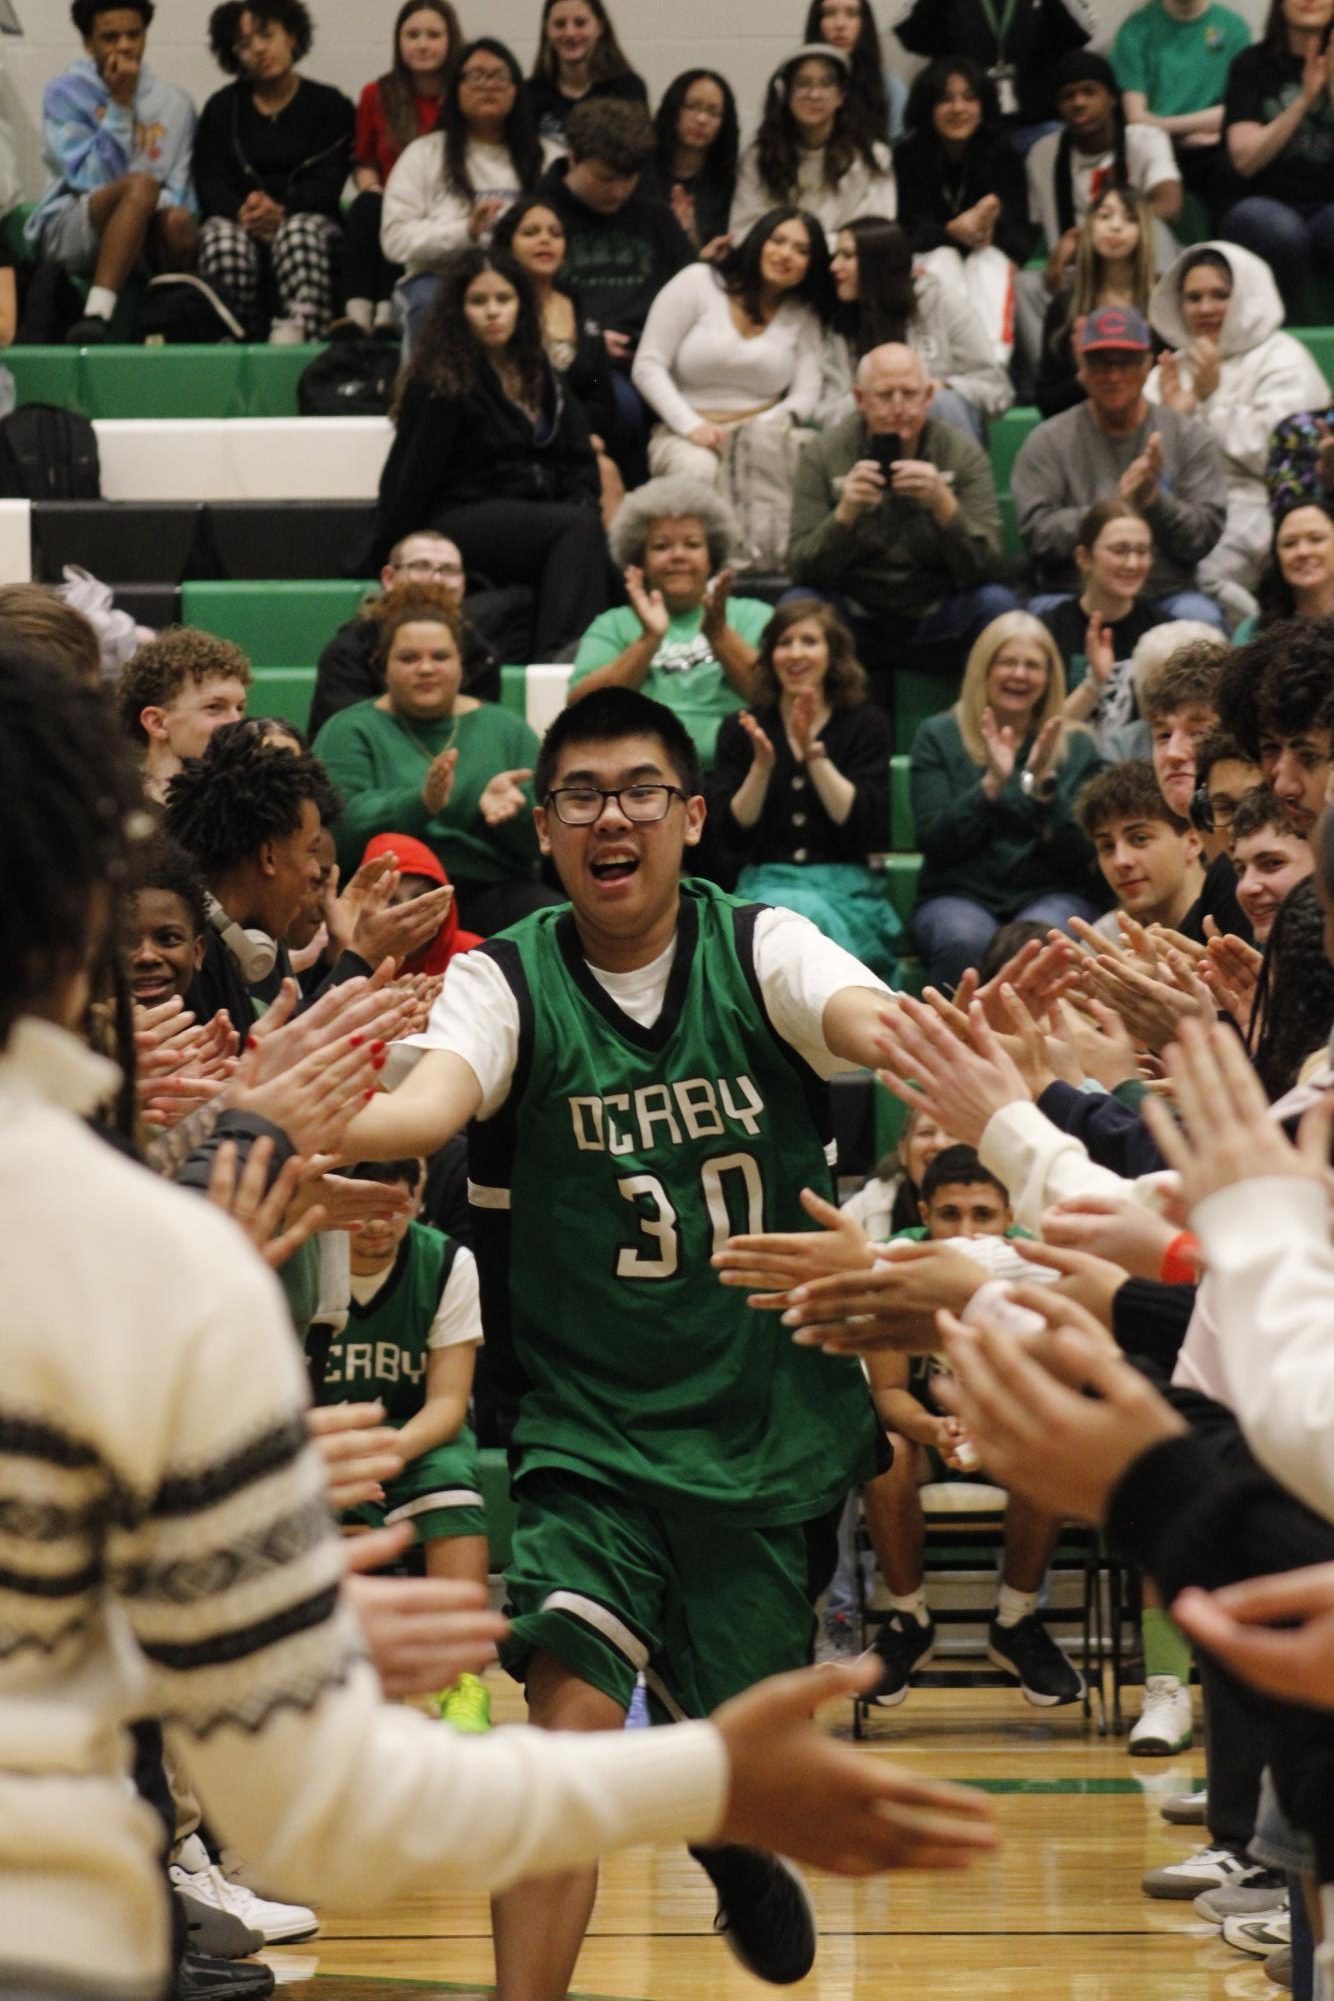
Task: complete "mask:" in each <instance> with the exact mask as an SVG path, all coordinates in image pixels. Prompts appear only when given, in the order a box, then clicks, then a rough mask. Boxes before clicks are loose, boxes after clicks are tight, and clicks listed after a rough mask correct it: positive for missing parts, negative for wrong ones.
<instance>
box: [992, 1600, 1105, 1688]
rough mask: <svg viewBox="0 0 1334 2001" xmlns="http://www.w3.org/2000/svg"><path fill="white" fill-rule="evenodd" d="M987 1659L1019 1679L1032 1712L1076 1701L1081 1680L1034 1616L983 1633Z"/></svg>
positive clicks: (1082, 1679) (1082, 1684) (993, 1622)
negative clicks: (1032, 1707) (985, 1635)
mask: <svg viewBox="0 0 1334 2001" xmlns="http://www.w3.org/2000/svg"><path fill="white" fill-rule="evenodd" d="M987 1659H988V1660H990V1661H994V1662H995V1663H996V1666H997V1667H999V1668H1005V1669H1006V1671H1007V1672H1008V1673H1010V1674H1013V1675H1017V1676H1018V1677H1019V1686H1020V1688H1021V1689H1022V1690H1023V1694H1024V1698H1025V1700H1026V1701H1028V1702H1031V1703H1032V1704H1033V1706H1034V1708H1035V1709H1056V1708H1058V1707H1059V1706H1060V1704H1061V1703H1063V1702H1078V1701H1079V1698H1080V1697H1081V1696H1082V1695H1083V1693H1084V1677H1083V1675H1082V1674H1080V1672H1079V1670H1078V1668H1074V1667H1072V1666H1071V1665H1070V1663H1069V1661H1068V1660H1067V1659H1066V1657H1065V1655H1064V1654H1063V1653H1062V1652H1061V1650H1060V1648H1059V1647H1058V1646H1057V1644H1056V1642H1055V1640H1053V1638H1052V1636H1051V1634H1050V1633H1049V1632H1048V1631H1047V1628H1046V1627H1045V1626H1044V1625H1043V1623H1042V1621H1041V1619H1039V1618H1038V1616H1037V1614H1036V1613H1030V1614H1029V1616H1028V1618H1026V1619H1020V1621H1019V1623H1018V1624H1017V1625H1014V1626H1000V1625H997V1623H996V1621H995V1620H994V1619H993V1620H992V1622H991V1631H990V1632H989V1633H988V1634H987Z"/></svg>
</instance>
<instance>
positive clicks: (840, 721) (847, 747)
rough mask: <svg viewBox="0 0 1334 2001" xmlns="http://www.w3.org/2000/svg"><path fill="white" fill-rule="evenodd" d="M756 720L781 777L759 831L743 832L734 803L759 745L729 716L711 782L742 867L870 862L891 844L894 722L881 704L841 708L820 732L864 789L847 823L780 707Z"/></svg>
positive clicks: (727, 842)
mask: <svg viewBox="0 0 1334 2001" xmlns="http://www.w3.org/2000/svg"><path fill="white" fill-rule="evenodd" d="M754 714H755V720H756V722H757V723H758V724H759V726H760V728H761V729H762V730H763V731H764V733H765V735H766V736H767V737H768V739H769V741H770V743H771V744H772V745H773V747H774V752H775V760H774V773H773V777H772V778H771V779H770V781H769V790H768V792H767V794H766V795H765V801H764V809H763V811H762V812H761V814H760V817H759V819H758V820H757V821H756V822H755V825H754V826H753V827H742V826H739V825H738V823H737V822H736V820H734V819H733V817H732V810H731V799H732V795H733V793H735V792H736V790H737V788H738V787H739V786H740V784H741V783H742V781H743V779H744V778H745V776H746V774H747V772H748V771H749V770H750V767H751V744H750V738H749V737H748V736H747V735H746V732H745V730H744V729H743V728H742V726H741V723H740V721H739V719H738V718H737V717H736V716H728V717H727V718H726V719H725V721H724V723H723V726H722V728H721V729H720V730H719V732H718V745H717V749H716V750H715V752H714V760H713V770H712V771H711V772H710V774H709V777H708V779H707V781H706V794H707V797H708V800H709V811H710V817H711V819H712V821H713V824H714V825H715V827H716V828H717V830H718V833H719V838H720V840H721V842H722V844H723V846H724V848H725V849H727V850H728V851H729V852H730V854H731V856H732V858H733V860H734V861H735V862H736V863H737V865H738V866H740V865H742V864H744V863H746V862H804V863H810V862H864V861H865V860H866V858H867V856H868V855H872V854H879V853H882V852H883V851H884V849H885V848H886V847H888V845H889V759H890V753H891V751H892V750H893V747H894V746H893V741H892V739H891V736H890V729H889V724H888V722H887V721H886V719H885V714H884V711H883V710H882V709H879V708H877V707H876V705H875V703H874V702H857V703H854V704H853V706H852V707H851V708H847V709H834V710H832V711H831V712H830V716H829V721H828V722H827V723H826V724H825V726H824V728H823V729H822V730H821V732H820V740H821V742H822V743H823V744H824V746H825V749H826V750H827V751H828V752H829V755H830V758H831V759H832V760H833V762H834V764H835V765H836V766H837V767H838V769H839V771H840V772H841V773H842V774H843V776H844V778H846V779H848V780H849V781H850V782H851V783H852V784H853V785H855V786H856V788H857V796H856V798H855V799H854V800H853V802H852V811H851V812H850V813H849V814H848V817H847V819H846V820H845V821H844V822H843V825H842V826H841V827H840V826H838V825H837V824H836V823H835V822H834V821H833V820H832V819H831V818H830V816H829V813H828V811H827V809H826V807H825V805H824V802H823V801H822V800H821V798H820V795H819V793H818V792H817V791H816V789H815V787H814V786H813V785H812V783H811V781H810V779H809V778H808V777H807V775H806V771H805V768H804V766H802V765H800V764H798V763H797V760H796V758H795V757H794V756H793V754H792V746H791V744H790V743H789V742H788V738H787V731H786V730H785V729H784V727H783V719H782V716H781V715H780V713H779V711H778V709H777V707H773V708H765V709H756V710H755V711H754Z"/></svg>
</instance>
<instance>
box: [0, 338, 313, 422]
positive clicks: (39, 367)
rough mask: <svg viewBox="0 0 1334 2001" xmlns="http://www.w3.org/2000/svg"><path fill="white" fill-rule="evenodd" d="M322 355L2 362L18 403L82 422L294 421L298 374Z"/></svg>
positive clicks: (114, 351)
mask: <svg viewBox="0 0 1334 2001" xmlns="http://www.w3.org/2000/svg"><path fill="white" fill-rule="evenodd" d="M323 352H324V349H323V347H322V346H320V345H319V344H318V343H313V344H307V345H303V346H299V347H268V346H252V345H235V346H232V345H229V346H225V347H133V346H127V347H121V346H113V345H108V346H106V347H83V348H75V347H11V348H7V349H6V350H5V351H4V354H3V356H2V357H0V359H3V362H4V366H5V367H6V368H7V369H8V370H9V371H10V373H11V374H12V375H13V377H14V383H15V387H16V389H17V391H18V400H19V402H20V403H60V404H63V405H64V406H65V408H66V409H69V410H80V411H82V413H83V415H84V416H85V417H94V418H96V417H295V416H297V415H298V414H299V413H298V410H297V400H296V388H297V383H298V381H299V379H300V376H301V372H302V370H303V369H304V368H306V367H307V366H308V365H309V364H310V362H311V361H312V360H313V359H314V357H315V356H316V355H317V354H322V353H323Z"/></svg>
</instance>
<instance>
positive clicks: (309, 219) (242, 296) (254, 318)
mask: <svg viewBox="0 0 1334 2001" xmlns="http://www.w3.org/2000/svg"><path fill="white" fill-rule="evenodd" d="M339 235H340V231H339V227H338V224H337V223H336V222H333V221H331V220H330V218H329V217H328V216H327V215H289V216H288V217H287V219H286V221H285V222H284V223H283V225H282V227H281V228H280V229H279V231H278V233H277V235H276V236H275V237H274V238H273V241H272V242H271V243H257V242H256V241H255V239H254V238H253V237H251V236H247V235H246V233H245V231H244V230H243V229H242V228H241V225H240V224H239V223H238V222H233V221H232V220H231V219H230V217H228V216H224V215H211V216H210V217H209V219H208V221H207V222H206V223H205V224H204V226H203V228H202V229H201V230H200V232H199V264H198V270H199V275H200V277H201V278H205V279H207V280H208V282H209V284H211V285H218V286H220V287H221V289H222V290H223V292H224V293H225V294H226V296H227V297H228V298H229V299H230V300H231V302H232V304H233V306H234V307H235V308H236V312H237V316H238V318H239V319H241V320H242V321H243V322H244V324H245V328H246V331H247V333H250V334H252V335H254V336H257V337H258V338H261V339H262V338H263V336H264V334H265V332H266V331H267V329H266V328H265V327H264V326H263V325H261V318H262V315H261V310H260V281H261V278H262V276H263V270H264V263H263V260H264V259H265V258H266V257H267V258H268V259H269V260H270V262H271V265H272V269H273V282H274V287H275V289H276V291H277V294H278V315H279V317H280V318H283V319H290V320H297V321H299V322H300V324H301V326H302V328H303V330H304V332H305V336H306V338H307V339H308V340H317V339H320V338H322V337H323V335H324V333H325V331H326V329H327V327H328V324H329V320H330V318H331V317H332V314H333V307H334V257H335V253H336V250H337V246H338V240H339Z"/></svg>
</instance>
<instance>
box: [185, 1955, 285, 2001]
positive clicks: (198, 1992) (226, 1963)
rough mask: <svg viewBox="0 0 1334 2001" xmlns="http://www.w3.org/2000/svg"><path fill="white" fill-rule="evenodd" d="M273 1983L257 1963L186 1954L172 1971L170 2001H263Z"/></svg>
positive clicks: (267, 1969) (271, 1977)
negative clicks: (174, 1977) (172, 1984)
mask: <svg viewBox="0 0 1334 2001" xmlns="http://www.w3.org/2000/svg"><path fill="white" fill-rule="evenodd" d="M275 1984H276V1983H275V1981H274V1978H273V1974H272V1973H271V1972H270V1970H269V1968H268V1967H267V1966H264V1965H262V1964H261V1963H260V1961H259V1960H257V1959H249V1960H233V1959H213V1958H211V1957H210V1956H209V1954H208V1953H204V1952H187V1953H186V1955H185V1957H184V1959H183V1960H182V1961H181V1963H180V1965H179V1966H178V1967H177V1969H176V1985H175V1987H174V1988H173V1989H172V2001H264V1996H265V1995H266V1994H272V1992H273V1989H274V1986H275Z"/></svg>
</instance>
